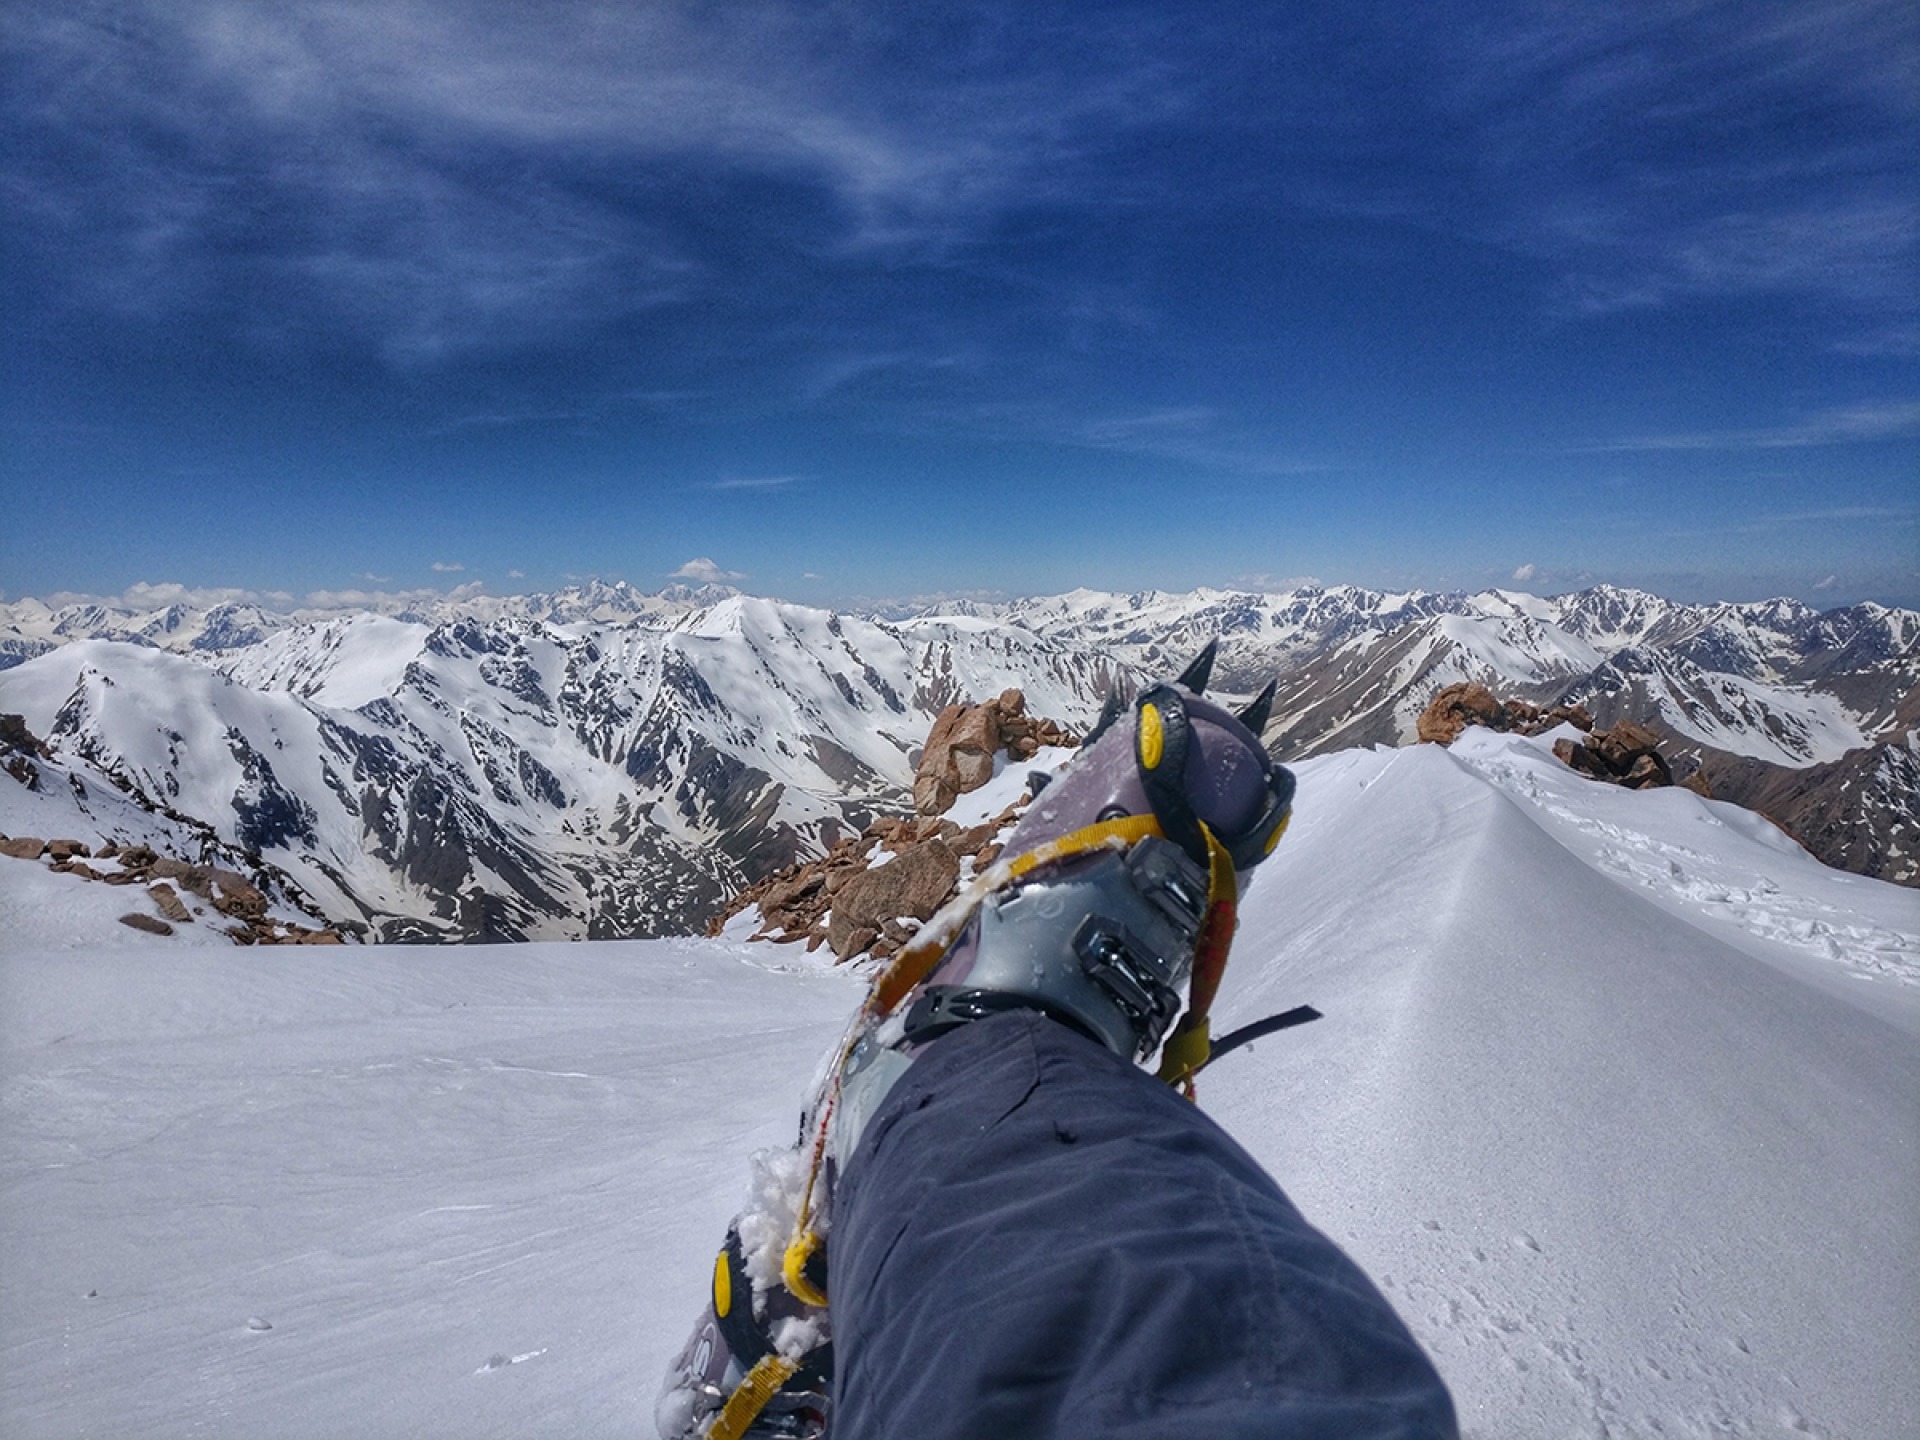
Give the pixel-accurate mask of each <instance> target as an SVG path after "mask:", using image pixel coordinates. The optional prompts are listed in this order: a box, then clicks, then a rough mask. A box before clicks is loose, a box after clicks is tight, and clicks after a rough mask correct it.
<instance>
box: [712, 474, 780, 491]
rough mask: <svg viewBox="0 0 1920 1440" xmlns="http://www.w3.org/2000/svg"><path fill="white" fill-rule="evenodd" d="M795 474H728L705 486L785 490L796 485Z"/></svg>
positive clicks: (723, 488) (713, 487)
mask: <svg viewBox="0 0 1920 1440" xmlns="http://www.w3.org/2000/svg"><path fill="white" fill-rule="evenodd" d="M799 482H800V477H799V476H797V475H729V476H726V477H725V478H723V479H720V480H715V481H714V482H713V483H712V484H711V485H709V486H707V488H708V489H709V490H785V489H786V488H787V487H789V486H791V485H797V484H798V483H799Z"/></svg>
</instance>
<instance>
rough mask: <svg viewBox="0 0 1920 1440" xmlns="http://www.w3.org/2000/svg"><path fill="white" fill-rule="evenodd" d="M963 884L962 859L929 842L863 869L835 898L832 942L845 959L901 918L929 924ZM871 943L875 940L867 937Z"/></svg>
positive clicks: (940, 843)
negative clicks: (865, 934)
mask: <svg viewBox="0 0 1920 1440" xmlns="http://www.w3.org/2000/svg"><path fill="white" fill-rule="evenodd" d="M959 879H960V857H959V856H957V855H955V854H954V853H953V849H952V847H951V846H949V845H948V844H947V842H946V841H944V840H937V839H936V840H928V841H926V842H925V843H923V844H920V845H916V846H914V847H913V849H911V850H909V851H907V852H906V853H905V854H904V855H900V856H897V857H895V858H894V859H892V860H889V861H888V862H887V863H886V864H884V865H881V866H879V867H877V868H876V869H872V870H863V871H861V872H860V873H859V874H858V875H856V876H854V877H853V879H851V880H850V881H848V882H847V883H846V884H845V885H844V886H842V887H841V888H840V891H839V893H838V894H836V895H835V896H834V897H833V913H832V915H831V916H830V917H829V918H828V921H827V943H828V944H829V945H831V946H832V947H833V953H834V954H835V955H836V956H838V957H839V958H840V959H842V960H845V959H846V958H847V957H848V956H850V955H853V954H854V953H855V952H856V951H857V950H859V949H860V948H862V947H861V946H859V945H858V944H856V943H855V941H856V938H857V937H859V936H860V935H861V933H862V932H864V931H867V930H871V931H873V932H874V935H878V934H879V933H880V927H881V926H882V925H883V924H884V923H885V922H886V921H888V920H892V919H895V918H897V917H899V916H911V917H912V918H914V919H915V920H925V919H927V918H928V917H929V916H931V915H932V914H933V912H934V911H935V910H937V909H939V908H940V905H941V903H942V902H943V901H945V900H946V898H947V895H948V893H949V892H950V891H951V890H952V889H953V887H954V885H955V883H956V882H957V881H958V880H959ZM866 938H867V941H868V943H871V940H872V938H873V937H872V936H868V937H866Z"/></svg>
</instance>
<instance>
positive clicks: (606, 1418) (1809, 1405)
mask: <svg viewBox="0 0 1920 1440" xmlns="http://www.w3.org/2000/svg"><path fill="white" fill-rule="evenodd" d="M1547 744H1548V740H1547V738H1544V737H1543V738H1542V739H1539V740H1521V739H1517V738H1514V737H1507V736H1495V735H1491V734H1483V733H1480V732H1470V733H1469V735H1468V736H1466V737H1463V739H1462V741H1460V742H1459V743H1457V744H1456V745H1455V746H1454V748H1453V749H1452V750H1451V751H1447V750H1441V749H1438V748H1436V747H1431V746H1422V747H1418V748H1415V749H1410V750H1401V751H1348V752H1343V753H1340V754H1336V755H1332V756H1328V757H1325V758H1324V759H1320V760H1314V761H1309V762H1307V763H1305V764H1303V765H1302V766H1301V767H1300V780H1301V789H1300V800H1299V807H1298V808H1299V816H1298V819H1297V820H1296V822H1295V824H1294V826H1293V829H1292V831H1291V833H1290V834H1289V835H1288V838H1287V840H1286V841H1285V843H1284V844H1283V845H1282V846H1281V847H1280V849H1279V850H1278V851H1277V852H1276V854H1275V857H1274V859H1273V860H1272V862H1271V863H1270V864H1269V865H1268V866H1267V867H1266V870H1265V872H1264V873H1263V874H1262V876H1261V878H1260V880H1259V882H1258V883H1257V885H1256V886H1255V888H1254V889H1253V891H1252V892H1251V894H1250V896H1249V897H1248V901H1247V904H1246V907H1245V917H1244V923H1243V926H1242V931H1241V935H1240V938H1239V941H1238V944H1237V945H1236V947H1235V953H1234V959H1233V963H1232V966H1231V968H1230V969H1229V971H1228V974H1227V979H1226V983H1225V986H1224V988H1223V992H1222V998H1221V1001H1220V1003H1219V1005H1218V1006H1217V1007H1216V1013H1217V1025H1218V1026H1219V1027H1220V1028H1222V1029H1225V1028H1230V1027H1231V1026H1233V1025H1236V1024H1239V1023H1242V1022H1244V1021H1247V1020H1250V1019H1253V1018H1256V1017H1258V1016H1260V1015H1264V1014H1267V1013H1270V1012H1272V1011H1275V1010H1279V1009H1283V1008H1286V1007H1288V1006H1291V1005H1295V1004H1299V1003H1303V1002H1308V1003H1312V1004H1313V1005H1315V1006H1317V1007H1318V1008H1319V1009H1320V1010H1322V1011H1323V1012H1324V1013H1325V1018H1324V1019H1322V1020H1320V1021H1318V1022H1316V1023H1315V1024H1312V1025H1309V1026H1306V1027H1304V1028H1301V1029H1299V1030H1295V1031H1289V1032H1287V1033H1286V1034H1285V1035H1283V1036H1276V1037H1273V1038H1271V1039H1268V1040H1264V1041H1261V1042H1260V1043H1258V1044H1257V1045H1255V1046H1254V1047H1252V1048H1251V1049H1250V1050H1247V1051H1242V1052H1240V1053H1237V1054H1234V1055H1232V1056H1230V1057H1228V1058H1226V1059H1225V1060H1223V1061H1222V1062H1221V1063H1220V1064H1219V1065H1218V1066H1217V1067H1216V1068H1214V1069H1212V1070H1209V1071H1208V1072H1207V1073H1206V1074H1205V1075H1204V1076H1202V1077H1201V1084H1200V1094H1201V1100H1202V1103H1203V1104H1204V1105H1205V1107H1206V1108H1207V1109H1208V1110H1209V1111H1210V1112H1211V1113H1212V1114H1214V1115H1215V1116H1216V1117H1218V1118H1219V1119H1220V1120H1221V1121H1223V1123H1225V1124H1226V1125H1227V1126H1228V1127H1229V1128H1230V1129H1231V1130H1233V1132H1234V1133H1235V1134H1236V1135H1238V1136H1239V1137H1240V1138H1241V1139H1242V1140H1243V1142H1244V1143H1246V1144H1247V1145H1248V1146H1249V1147H1250V1148H1251V1149H1252V1150H1253V1151H1254V1152H1255V1153H1256V1154H1257V1155H1258V1156H1259V1157H1260V1158H1261V1160H1262V1161H1263V1162H1264V1163H1265V1164H1266V1165H1267V1166H1268V1167H1269V1168H1270V1169H1271V1170H1272V1171H1273V1173H1274V1174H1275V1175H1276V1176H1277V1177H1278V1178H1279V1180H1280V1181H1281V1183H1282V1184H1283V1185H1284V1186H1285V1187H1286V1188H1287V1190H1288V1192H1289V1193H1290V1194H1291V1195H1292V1196H1293V1198H1294V1199H1295V1200H1296V1201H1297V1202H1298V1203H1299V1204H1300V1205H1301V1207H1302V1208H1303V1209H1304V1210H1305V1212H1306V1213H1307V1214H1308V1215H1309V1216H1310V1217H1311V1218H1312V1219H1314V1220H1315V1221H1316V1222H1317V1223H1319V1224H1320V1225H1321V1226H1322V1227H1324V1228H1325V1229H1326V1230H1327V1231H1328V1232H1329V1233H1330V1234H1332V1235H1333V1236H1334V1237H1335V1238H1336V1239H1338V1240H1339V1241H1340V1242H1341V1243H1342V1244H1344V1245H1346V1246H1348V1247H1349V1248H1350V1249H1351V1251H1352V1252H1353V1253H1354V1254H1355V1256H1356V1257H1357V1258H1358V1259H1359V1260H1360V1261H1361V1262H1362V1263H1363V1264H1364V1265H1365V1266H1366V1267H1367V1268H1368V1270H1369V1271H1370V1272H1371V1273H1372V1274H1373V1275H1374V1276H1375V1277H1376V1278H1377V1279H1378V1280H1379V1282H1380V1283H1381V1285H1382V1286H1383V1287H1384V1289H1385V1291H1386V1293H1387V1294H1388V1296H1389V1297H1390V1298H1391V1299H1392V1300H1393V1302H1394V1304H1395V1305H1396V1306H1398V1307H1399V1309H1400V1310H1401V1313H1402V1314H1403V1315H1404V1316H1405V1318H1406V1319H1407V1321H1408V1323H1409V1324H1410V1325H1411V1326H1412V1327H1413V1329H1414V1330H1415V1332H1416V1333H1417V1334H1418V1335H1419V1336H1420V1337H1421V1339H1422V1340H1423V1341H1424V1342H1425V1343H1426V1344H1427V1345H1428V1346H1429V1347H1430V1348H1431V1350H1432V1352H1433V1354H1434V1355H1435V1358H1436V1360H1437V1361H1438V1363H1439V1365H1440V1367H1441V1370H1442V1371H1443V1373H1444V1374H1445V1375H1446V1377H1447V1379H1448V1380H1449V1382H1450V1383H1451V1385H1452V1386H1453V1389H1454V1393H1455V1395H1456V1397H1457V1400H1458V1402H1459V1406H1460V1411H1461V1417H1462V1422H1463V1427H1464V1429H1465V1431H1466V1433H1467V1434H1469V1435H1474V1436H1482V1437H1488V1440H1493V1437H1534V1436H1551V1437H1558V1436H1579V1435H1600V1434H1613V1435H1633V1436H1642V1435H1653V1434H1667V1435H1698V1436H1706V1435H1740V1436H1769V1435H1780V1436H1789V1435H1799V1434H1824V1435H1828V1436H1834V1437H1839V1436H1845V1437H1854V1440H1875V1437H1888V1440H1891V1437H1895V1436H1901V1435H1905V1434H1909V1433H1911V1431H1910V1426H1911V1418H1912V1416H1913V1415H1914V1414H1916V1413H1920V1374H1917V1373H1916V1371H1915V1368H1914V1366H1913V1364H1912V1360H1913V1356H1914V1355H1915V1354H1916V1353H1920V1310H1916V1307H1915V1306H1914V1305H1913V1303H1912V1302H1913V1297H1914V1295H1916V1294H1920V1249H1917V1247H1916V1246H1915V1245H1914V1243H1913V1241H1914V1237H1915V1235H1916V1233H1920V1153H1916V1147H1917V1145H1920V1140H1917V1138H1916V1127H1915V1125H1914V1123H1913V1122H1914V1117H1915V1116H1916V1115H1920V895H1916V894H1915V893H1914V892H1911V891H1906V890H1901V889H1898V888H1896V887H1893V886H1890V885H1885V884H1882V883H1879V882H1876V881H1871V880H1864V879H1861V878H1859V877H1855V876H1850V875H1845V874H1841V873H1839V872H1836V871H1833V870H1829V869H1826V868H1824V867H1822V866H1820V865H1818V864H1816V863H1815V862H1813V861H1812V860H1810V859H1809V858H1808V857H1806V856H1805V855H1804V854H1803V853H1801V852H1800V851H1799V850H1798V848H1797V847H1796V846H1794V845H1793V843H1792V842H1791V841H1788V840H1787V839H1786V838H1785V837H1784V836H1781V835H1780V834H1779V833H1778V832H1776V831H1773V830H1772V828H1771V827H1770V826H1768V825H1766V823H1765V822H1764V821H1761V820H1758V819H1757V818H1755V817H1753V816H1752V815H1749V814H1747V813H1746V812H1743V811H1740V810H1737V809H1735V808H1733V807H1730V806H1725V805H1718V804H1712V803H1709V802H1704V801H1701V800H1700V799H1698V797H1696V796H1694V795H1692V794H1690V793H1687V792H1683V791H1678V790H1672V791H1662V792H1657V793H1650V794H1641V793H1633V792H1627V791H1621V790H1617V789H1613V788H1611V787H1605V786H1600V785H1596V784H1592V783H1590V782H1587V781H1584V780H1582V779H1580V778H1579V777H1578V776H1576V775H1574V774H1573V773H1572V772H1571V771H1569V770H1567V769H1566V768H1565V767H1563V766H1556V764H1555V762H1553V761H1552V760H1551V757H1550V755H1549V753H1548V751H1547ZM115 903H117V901H116V899H115V897H114V896H113V895H112V894H111V893H110V892H109V890H108V887H105V886H102V885H98V884H88V883H86V882H83V881H80V880H77V879H75V878H73V877H70V876H57V875H50V874H48V873H47V872H46V871H45V870H44V869H43V868H42V867H40V866H39V865H37V864H34V863H32V862H24V861H14V860H6V859H0V926H4V927H5V928H4V932H0V1104H4V1107H5V1126H4V1129H3V1130H0V1186H4V1190H3V1191H0V1196H3V1197H4V1198H3V1200H0V1434H5V1435H6V1436H8V1437H15V1440H18V1437H41V1436H45V1437H56V1436H58V1437H64V1436H76V1435H83V1434H99V1435H189V1434H191V1435H204V1436H225V1435H231V1436H247V1437H253V1436H263V1435H270V1436H316V1437H318V1436H343V1435H352V1436H368V1437H384V1436H423V1437H424V1436H440V1435H458V1436H462V1437H485V1436H501V1437H506V1436H513V1437H525V1436H534V1435H554V1436H599V1435H608V1436H623V1437H634V1436H645V1435H647V1434H648V1433H649V1415H650V1412H651V1403H652V1398H653V1391H654V1386H655V1383H656V1380H657V1378H658V1376H659V1374H660V1372H661V1370H662V1369H663V1367H664V1364H665V1362H666V1359H667V1357H668V1355H669V1353H670V1351H671V1350H672V1349H673V1348H674V1347H675V1346H677V1344H678V1343H679V1341H680V1340H681V1339H682V1338H683V1335H684V1332H685V1330H686V1329H687V1327H688V1326H689V1324H690V1323H691V1320H692V1317H693V1314H694V1312H695V1310H696V1308H697V1306H698V1304H699V1300H700V1296H701V1294H702V1292H703V1288H704V1286H705V1283H706V1279H707V1271H708V1266H709V1262H710V1258H711V1250H712V1247H713V1245H714V1244H715V1243H716V1242H717V1240H718V1238H719V1236H720V1233H721V1229H722V1227H723V1225H724V1224H725V1222H726V1219H727V1217H728V1215H729V1214H730V1213H731V1211H732V1209H733V1208H734V1207H735V1205H736V1204H737V1203H738V1201H739V1199H740V1198H741V1195H742V1193H743V1191H744V1189H745V1187H746V1185H747V1182H748V1166H747V1156H748V1154H749V1153H750V1152H752V1151H753V1150H755V1149H756V1148H758V1147H765V1146H777V1145H781V1144H784V1143H786V1142H787V1141H789V1140H790V1139H791V1136H792V1132H793V1128H794V1125H795V1121H796V1118H797V1112H798V1101H799V1097H800V1092H801V1090H802V1088H803V1087H804V1085H805V1083H806V1080H807V1077H808V1076H809V1075H810V1074H811V1073H812V1072H813V1070H814V1068H815V1066H816V1064H817V1062H818V1060H819V1057H820V1055H821V1054H822V1052H823V1051H824V1050H825V1048H826V1047H827V1046H828V1045H829V1044H830V1043H831V1042H832V1040H833V1039H834V1038H835V1037H836V1036H837V1035H838V1034H839V1032H840V1029H841V1026H842V1024H843V1022H844V1020H845V1018H846V1016H847V1014H848V1012H849V1010H850V1009H851V1007H852V1006H853V1005H854V1003H855V1002H856V999H857V997H858V994H859V993H860V992H859V987H858V983H857V982H856V980H855V979H854V977H851V976H849V975H847V974H845V973H842V972H836V971H833V970H830V969H825V968H822V966H821V965H819V964H818V963H817V957H816V958H814V959H810V958H809V957H807V956H805V955H804V954H803V953H802V952H801V950H800V949H799V947H795V946H780V947H776V946H771V945H764V944H756V945H748V944H744V943H741V942H740V941H739V940H738V939H729V938H725V937H723V938H722V939H720V940H715V941H697V940H680V941H650V942H630V943H605V944H573V945H568V944H534V945H523V946H515V947H505V946H494V947H474V948H464V949H456V948H427V947H422V948H401V947H365V948H360V947H345V948H336V949H330V950H327V951H312V950H290V949H271V950H248V949H240V948H228V947H221V946H213V945H209V944H206V943H192V944H189V943H186V942H185V940H184V938H178V937H177V938H175V939H172V940H167V939H158V938H155V937H146V936H137V935H133V934H131V932H129V933H128V934H126V935H120V934H116V933H115V931H116V930H118V929H119V928H120V927H117V926H115V925H114V922H113V920H112V917H111V915H110V914H108V913H107V908H108V907H110V906H112V905H113V904H115ZM27 917H32V920H33V926H34V928H26V927H25V920H26V918H27ZM201 938H202V940H204V938H205V937H201ZM110 941H111V942H122V943H108V942H110ZM903 1433H905V1432H903Z"/></svg>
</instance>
